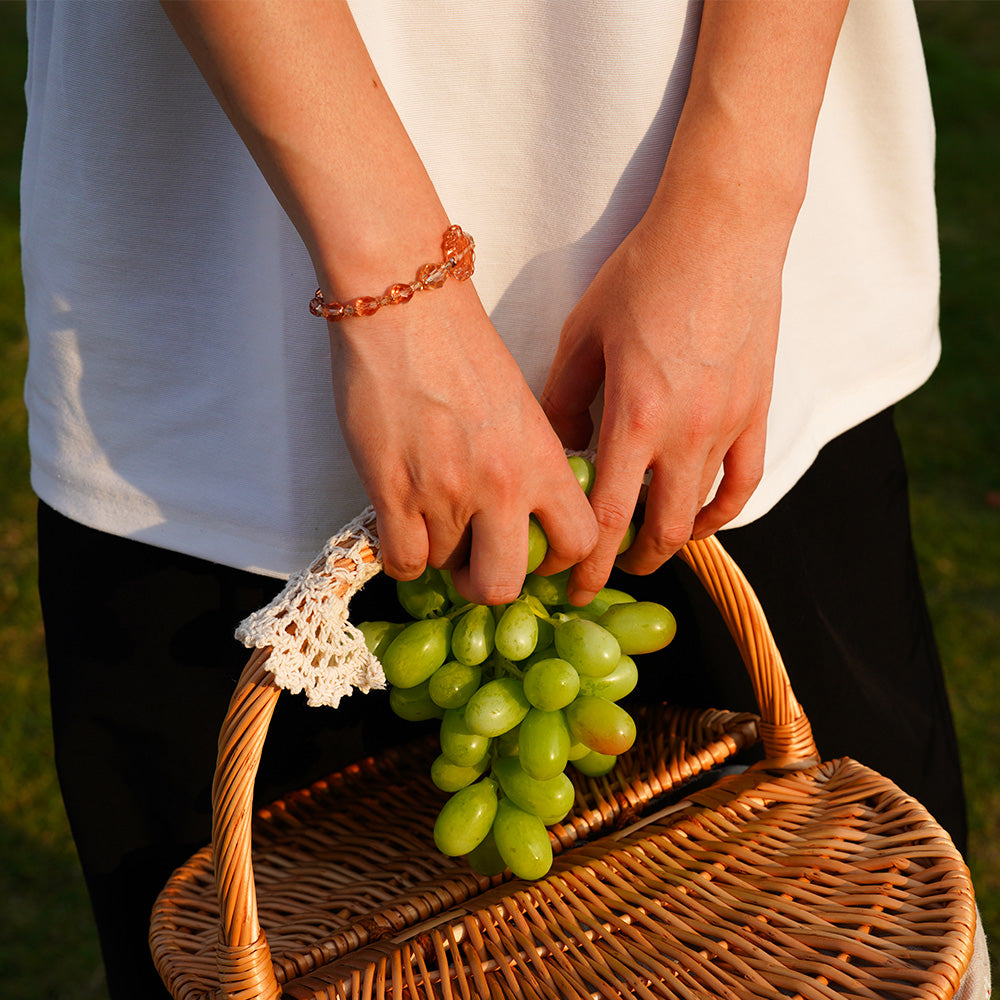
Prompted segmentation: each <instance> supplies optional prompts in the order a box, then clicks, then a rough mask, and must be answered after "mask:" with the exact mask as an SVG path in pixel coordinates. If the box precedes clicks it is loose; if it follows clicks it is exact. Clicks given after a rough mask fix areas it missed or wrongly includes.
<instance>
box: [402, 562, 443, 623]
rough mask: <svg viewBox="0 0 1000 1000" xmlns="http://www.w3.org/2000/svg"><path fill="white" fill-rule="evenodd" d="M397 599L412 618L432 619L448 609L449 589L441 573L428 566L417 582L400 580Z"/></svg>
mask: <svg viewBox="0 0 1000 1000" xmlns="http://www.w3.org/2000/svg"><path fill="white" fill-rule="evenodd" d="M396 597H397V598H398V599H399V603H400V604H402V605H403V608H404V609H405V611H406V613H407V614H408V615H410V616H411V617H412V618H430V617H432V616H434V615H439V614H441V613H442V612H443V611H445V610H446V609H447V607H448V603H449V602H448V588H447V587H446V586H445V582H444V580H443V579H442V578H441V573H440V572H439V571H438V570H436V569H434V568H433V567H432V566H428V567H427V568H426V569H425V570H424V571H423V573H421V574H420V576H418V577H417V578H416V579H415V580H398V581H397V582H396Z"/></svg>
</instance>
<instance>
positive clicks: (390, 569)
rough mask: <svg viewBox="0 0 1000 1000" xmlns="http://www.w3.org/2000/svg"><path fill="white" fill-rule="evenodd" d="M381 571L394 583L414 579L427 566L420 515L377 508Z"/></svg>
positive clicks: (424, 527) (425, 528)
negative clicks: (389, 511) (394, 581)
mask: <svg viewBox="0 0 1000 1000" xmlns="http://www.w3.org/2000/svg"><path fill="white" fill-rule="evenodd" d="M375 519H376V530H377V531H378V538H379V548H380V549H381V551H382V568H383V569H384V570H385V573H386V575H387V576H391V577H392V578H393V579H394V580H415V579H416V578H417V577H418V576H420V574H421V573H423V571H424V570H425V569H426V567H427V551H428V541H427V526H426V525H425V524H424V519H423V518H422V517H421V516H420V515H419V514H410V515H407V514H405V513H402V512H398V511H393V512H391V513H387V512H385V511H380V510H378V508H376V511H375Z"/></svg>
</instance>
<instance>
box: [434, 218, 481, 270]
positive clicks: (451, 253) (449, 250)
mask: <svg viewBox="0 0 1000 1000" xmlns="http://www.w3.org/2000/svg"><path fill="white" fill-rule="evenodd" d="M475 246H476V244H475V243H474V242H473V239H472V237H471V236H470V235H469V234H468V233H466V232H464V231H463V230H462V228H461V226H451V227H450V228H449V229H448V230H447V231H446V232H445V234H444V239H443V240H442V241H441V249H442V250H443V251H444V256H445V260H454V261H455V264H454V266H453V267H452V269H451V276H452V277H453V278H455V280H456V281H465V280H466V279H467V278H471V277H472V274H473V272H474V270H475V259H476V256H475V252H474V251H475Z"/></svg>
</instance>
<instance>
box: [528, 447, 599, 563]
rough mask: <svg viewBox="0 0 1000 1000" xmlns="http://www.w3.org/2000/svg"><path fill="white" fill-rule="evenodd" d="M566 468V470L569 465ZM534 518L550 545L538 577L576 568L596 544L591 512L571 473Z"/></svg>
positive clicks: (595, 528) (593, 519)
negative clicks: (571, 567)
mask: <svg viewBox="0 0 1000 1000" xmlns="http://www.w3.org/2000/svg"><path fill="white" fill-rule="evenodd" d="M566 468H567V469H569V464H568V463H567V465H566ZM535 516H536V517H537V518H538V523H539V524H541V526H542V530H543V531H544V532H545V537H546V539H547V540H548V543H549V547H548V550H547V552H546V553H545V558H544V559H543V560H542V563H541V565H540V566H539V567H538V569H537V570H536V571H535V572H536V573H538V574H539V575H540V576H551V575H552V574H553V573H560V572H562V570H564V569H567V568H568V567H570V566H575V565H576V564H577V563H579V562H581V561H582V560H583V559H585V558H586V557H587V556H588V555H590V553H591V552H592V551H593V549H594V546H595V545H596V544H597V539H598V528H597V519H596V518H595V517H594V510H593V508H592V507H591V506H590V502H589V501H588V500H587V497H586V495H585V494H584V492H583V490H581V489H580V484H579V483H578V482H577V481H576V477H575V476H574V475H573V474H572V472H570V475H569V479H568V481H567V482H565V483H560V484H559V486H558V488H557V489H556V490H555V492H554V495H553V496H552V497H551V498H550V499H549V500H548V502H546V504H545V505H544V506H539V507H538V508H537V509H536V510H535Z"/></svg>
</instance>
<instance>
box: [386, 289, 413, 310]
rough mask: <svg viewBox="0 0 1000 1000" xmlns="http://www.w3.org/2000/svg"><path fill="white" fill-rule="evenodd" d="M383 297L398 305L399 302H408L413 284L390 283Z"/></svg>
mask: <svg viewBox="0 0 1000 1000" xmlns="http://www.w3.org/2000/svg"><path fill="white" fill-rule="evenodd" d="M384 298H386V299H388V300H389V302H390V303H392V305H394V306H395V305H399V303H400V302H409V301H410V299H412V298H413V286H412V285H407V284H397V285H390V286H389V287H388V288H387V289H386V290H385V296H384Z"/></svg>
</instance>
